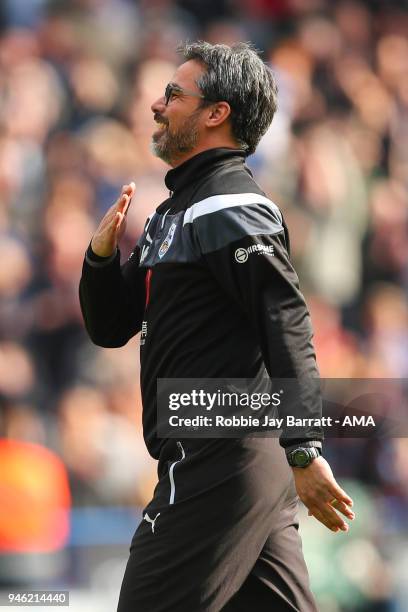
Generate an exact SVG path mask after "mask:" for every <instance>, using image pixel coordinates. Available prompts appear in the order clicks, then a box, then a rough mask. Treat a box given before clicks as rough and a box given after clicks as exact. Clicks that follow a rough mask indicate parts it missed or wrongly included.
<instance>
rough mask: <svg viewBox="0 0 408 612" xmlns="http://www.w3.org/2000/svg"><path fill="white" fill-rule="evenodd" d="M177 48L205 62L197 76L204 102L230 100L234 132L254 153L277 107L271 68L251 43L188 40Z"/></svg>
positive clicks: (249, 152) (182, 52) (187, 56)
mask: <svg viewBox="0 0 408 612" xmlns="http://www.w3.org/2000/svg"><path fill="white" fill-rule="evenodd" d="M178 51H179V52H180V53H181V54H182V56H183V57H184V59H185V61H189V60H196V61H198V62H201V63H202V64H204V65H205V67H206V71H205V73H204V74H203V75H202V76H201V77H200V78H199V79H198V80H197V86H198V87H199V88H200V90H201V92H202V94H203V96H204V97H205V100H204V101H203V104H206V103H207V104H208V102H210V103H211V102H220V101H225V102H228V104H229V105H230V107H231V128H232V134H233V136H234V138H235V139H236V141H237V142H238V143H239V145H240V146H241V147H242V148H243V149H244V150H245V151H246V153H247V154H248V155H250V154H251V153H253V152H254V151H255V149H256V147H257V146H258V143H259V141H260V140H261V138H262V136H263V135H264V134H265V132H266V130H267V129H268V127H269V126H270V124H271V122H272V119H273V116H274V114H275V111H276V108H277V93H278V88H277V86H276V83H275V79H274V77H273V75H272V72H271V70H270V69H269V68H268V66H267V65H266V64H265V63H264V62H263V61H262V60H261V58H260V57H259V55H258V54H257V52H256V51H255V49H254V48H253V47H252V46H251V45H250V44H248V43H237V44H235V45H233V46H232V47H228V46H227V45H211V44H210V43H207V42H202V41H198V42H195V43H185V44H183V45H181V46H180V47H179V49H178ZM206 101H207V102H206Z"/></svg>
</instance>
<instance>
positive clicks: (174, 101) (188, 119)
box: [152, 60, 204, 166]
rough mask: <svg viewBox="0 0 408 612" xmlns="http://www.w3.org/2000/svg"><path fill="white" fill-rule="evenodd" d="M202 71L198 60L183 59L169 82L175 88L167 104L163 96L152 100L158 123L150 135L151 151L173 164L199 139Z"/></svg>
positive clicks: (188, 151) (200, 131)
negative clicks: (199, 83)
mask: <svg viewBox="0 0 408 612" xmlns="http://www.w3.org/2000/svg"><path fill="white" fill-rule="evenodd" d="M203 71H204V68H203V67H202V66H201V65H200V64H199V63H198V62H195V61H194V60H190V61H188V62H185V63H184V64H182V65H181V66H179V68H177V70H176V72H175V73H174V76H173V79H172V81H171V83H172V85H173V86H174V87H175V88H174V89H173V94H172V96H171V97H170V99H169V101H168V104H167V105H166V101H165V98H164V96H162V97H161V98H159V99H158V100H156V102H154V103H153V104H152V111H153V113H154V119H155V121H156V122H157V123H158V124H159V129H158V130H157V131H155V132H154V133H153V136H152V149H153V153H154V154H155V155H157V157H160V159H162V160H163V161H165V162H167V163H168V164H170V165H172V166H173V165H176V164H177V161H178V160H179V159H182V158H183V157H184V156H185V154H186V153H190V152H191V151H193V150H194V149H195V147H196V146H197V144H198V143H199V142H200V136H201V134H202V130H203V126H202V121H201V120H202V114H203V110H204V109H202V108H200V104H201V101H202V100H201V99H200V96H201V92H200V90H199V89H198V87H197V85H196V80H197V79H198V78H199V77H200V76H201V75H202V73H203ZM193 94H195V95H193Z"/></svg>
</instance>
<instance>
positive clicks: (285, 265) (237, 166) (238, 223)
mask: <svg viewBox="0 0 408 612" xmlns="http://www.w3.org/2000/svg"><path fill="white" fill-rule="evenodd" d="M165 182H166V185H167V187H168V188H169V189H170V197H169V198H168V199H167V200H165V201H164V202H163V203H162V204H160V206H159V207H158V208H157V209H156V211H155V212H154V213H153V214H152V215H151V216H150V217H149V218H148V219H147V221H146V225H145V228H144V232H143V234H142V236H141V238H140V239H139V241H138V243H137V246H136V248H135V250H134V252H133V253H132V254H131V256H130V257H129V259H128V261H127V262H126V263H125V264H124V265H122V266H121V265H120V254H119V251H118V252H117V253H116V254H114V255H113V256H112V257H110V258H100V257H97V256H95V254H93V253H92V251H91V249H90V247H89V249H88V251H87V254H86V257H85V261H84V266H83V273H82V278H81V283H80V301H81V308H82V313H83V316H84V320H85V325H86V328H87V330H88V333H89V335H90V337H91V339H92V341H93V342H94V343H95V344H98V345H100V346H104V347H117V346H122V345H124V344H125V343H126V342H127V341H128V340H129V338H131V337H132V336H134V335H135V334H136V333H138V332H140V331H141V336H140V338H141V341H140V344H141V347H140V359H141V387H142V398H143V429H144V437H145V441H146V445H147V448H148V450H149V452H150V454H151V455H152V456H153V457H155V458H158V456H159V452H160V447H161V445H162V443H163V442H164V441H163V440H160V439H158V438H157V436H156V381H157V378H255V377H257V376H258V375H259V374H260V373H262V372H264V371H265V367H266V370H267V372H268V374H269V375H270V377H272V378H297V379H304V380H307V379H316V378H317V377H318V372H317V367H316V359H315V354H314V350H313V345H312V330H311V325H310V317H309V313H308V311H307V307H306V304H305V301H304V298H303V296H302V294H301V292H300V290H299V283H298V278H297V275H296V272H295V270H294V269H293V267H292V264H291V262H290V260H289V255H288V235H287V231H286V227H285V226H284V223H283V219H282V215H281V212H280V210H279V209H278V207H277V206H276V205H275V204H274V203H273V202H272V201H271V200H269V199H268V198H267V197H266V196H265V194H264V193H263V192H262V190H261V189H260V188H259V186H258V185H257V184H256V182H255V181H254V179H253V177H252V174H251V172H250V170H249V169H248V168H247V166H246V165H245V153H244V152H243V151H241V150H235V149H223V148H219V149H211V150H208V151H205V152H203V153H200V154H198V155H196V156H195V157H193V158H191V159H189V160H188V161H186V162H185V163H183V164H182V165H180V166H178V167H177V168H175V169H172V170H170V171H169V172H168V173H167V175H166V178H165ZM281 416H283V415H281ZM302 416H303V417H313V418H316V417H320V416H321V403H320V399H319V398H318V397H316V399H315V400H313V401H312V402H310V401H309V402H308V403H306V404H305V406H304V407H302ZM304 438H307V439H309V440H317V441H318V440H321V439H322V431H321V429H320V428H319V427H307V428H306V429H305V436H304ZM281 444H282V445H283V446H287V445H289V444H293V440H292V441H289V442H287V441H285V440H283V439H282V438H281Z"/></svg>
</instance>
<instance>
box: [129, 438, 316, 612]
mask: <svg viewBox="0 0 408 612" xmlns="http://www.w3.org/2000/svg"><path fill="white" fill-rule="evenodd" d="M143 517H144V518H143V520H142V522H141V523H140V525H139V527H138V529H137V531H136V533H135V535H134V537H133V540H132V545H131V549H130V557H129V560H128V564H127V567H126V571H125V575H124V578H123V583H122V588H121V593H120V598H119V605H118V612H219V611H221V610H222V611H224V612H248V611H250V612H258V611H259V612H266V611H270V612H289V611H292V612H293V611H297V612H315V611H316V605H315V603H314V599H313V596H312V594H311V592H310V588H309V578H308V573H307V569H306V565H305V562H304V559H303V554H302V548H301V541H300V537H299V534H298V522H297V496H296V491H295V487H294V483H293V477H292V473H291V470H290V468H289V466H288V465H287V462H286V458H285V456H284V452H283V450H282V449H281V448H280V447H279V444H278V441H277V440H276V439H267V438H246V439H243V440H225V439H223V440H207V441H203V440H184V441H179V442H178V443H176V442H175V441H173V440H168V441H167V442H166V444H165V446H164V447H163V450H162V453H161V456H160V461H159V482H158V484H157V486H156V489H155V492H154V496H153V499H152V501H151V502H150V503H149V504H148V506H147V507H146V508H145V510H144V512H143Z"/></svg>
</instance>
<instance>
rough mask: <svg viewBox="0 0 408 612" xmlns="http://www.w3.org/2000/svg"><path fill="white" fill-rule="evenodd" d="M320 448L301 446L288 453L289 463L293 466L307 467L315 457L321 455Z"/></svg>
mask: <svg viewBox="0 0 408 612" xmlns="http://www.w3.org/2000/svg"><path fill="white" fill-rule="evenodd" d="M320 455H321V452H320V449H319V448H316V447H314V446H309V447H303V446H301V447H299V448H295V450H293V451H291V452H290V453H288V454H287V455H286V457H287V460H288V463H289V465H291V466H292V467H298V468H305V467H307V466H308V465H310V464H311V463H312V461H313V460H314V459H317V457H320Z"/></svg>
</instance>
